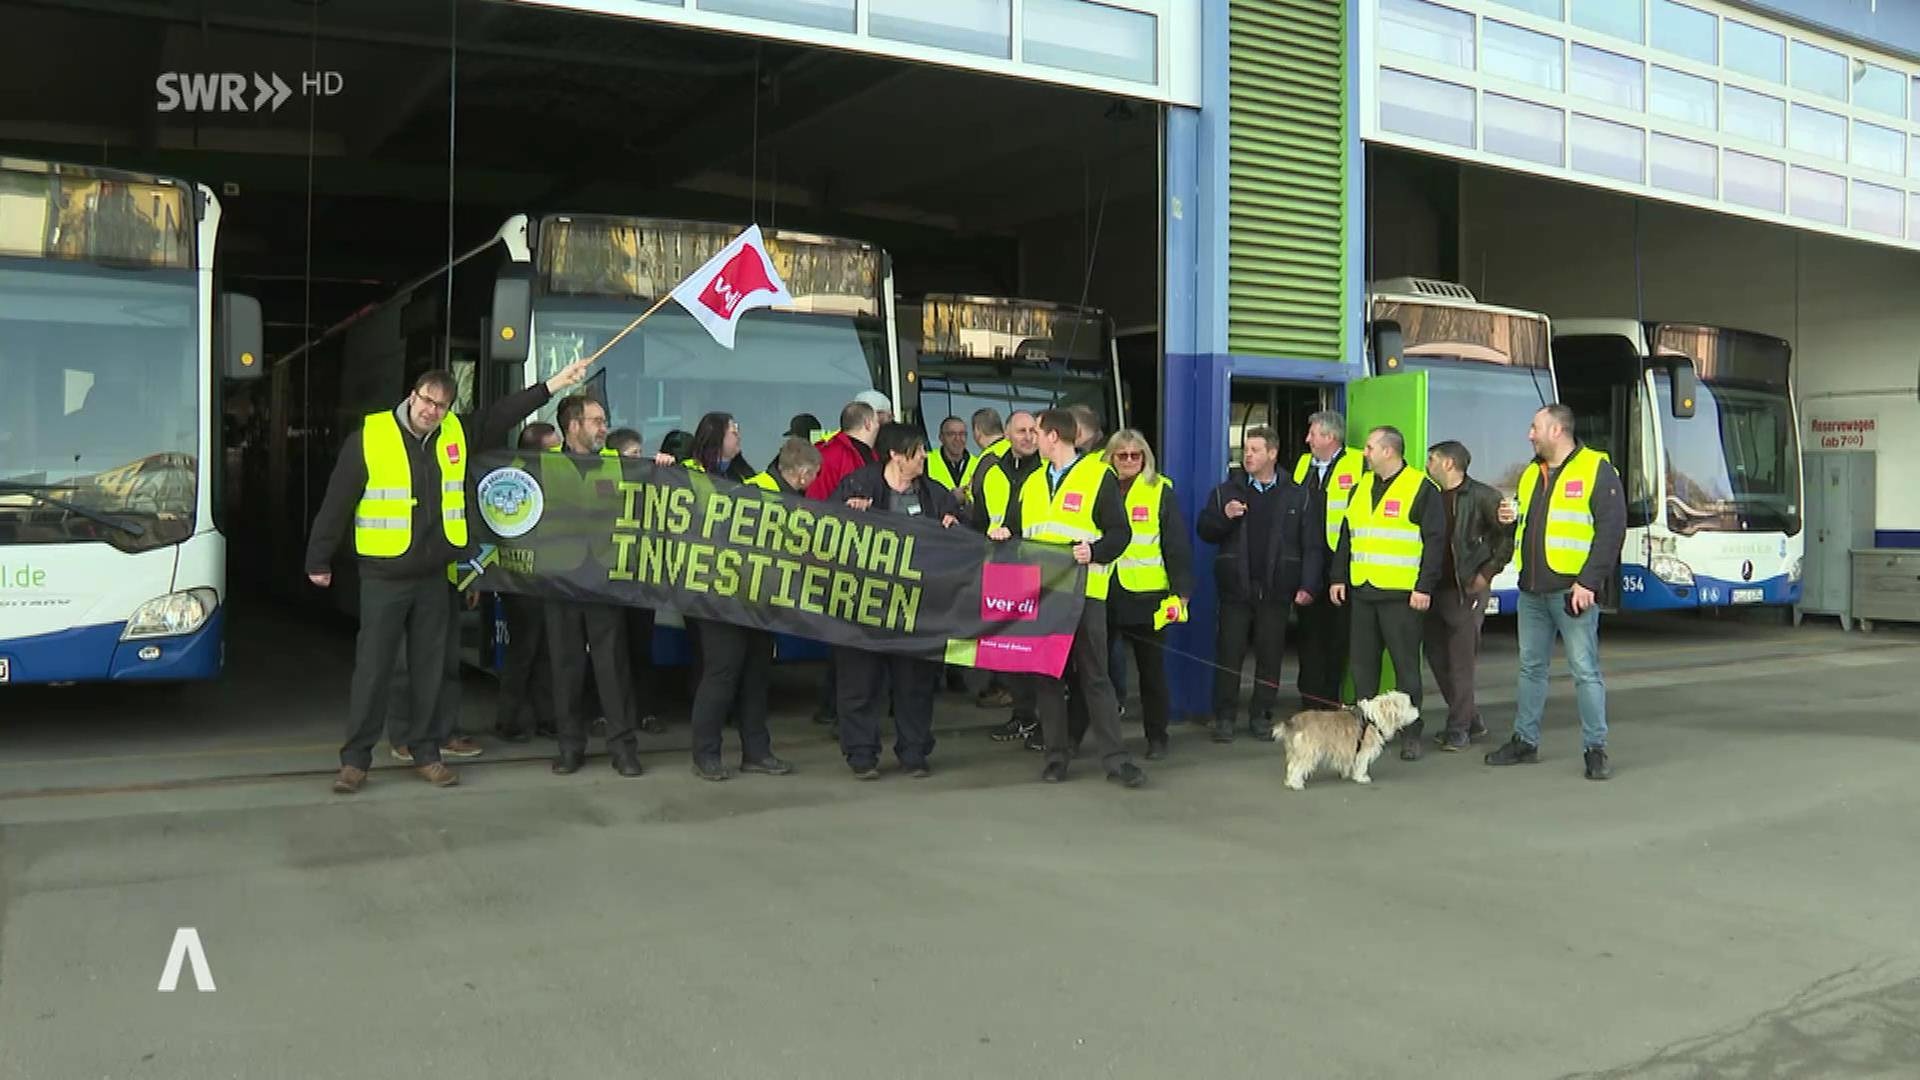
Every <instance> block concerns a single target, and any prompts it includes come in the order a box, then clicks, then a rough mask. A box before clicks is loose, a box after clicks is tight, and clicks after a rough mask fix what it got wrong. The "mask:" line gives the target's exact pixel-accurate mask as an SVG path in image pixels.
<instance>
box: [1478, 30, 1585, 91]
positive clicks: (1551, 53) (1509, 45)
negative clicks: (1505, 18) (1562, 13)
mask: <svg viewBox="0 0 1920 1080" xmlns="http://www.w3.org/2000/svg"><path fill="white" fill-rule="evenodd" d="M1565 48H1566V47H1565V45H1564V44H1562V42H1561V41H1560V39H1559V38H1557V37H1553V36H1551V35H1548V34H1536V33H1534V32H1533V31H1531V30H1522V29H1521V28H1519V27H1517V26H1509V25H1507V24H1506V23H1503V22H1495V21H1494V20H1492V19H1486V20H1484V21H1482V22H1481V24H1480V70H1481V71H1482V72H1484V73H1485V74H1488V75H1493V76H1497V77H1499V78H1502V79H1512V80H1513V81H1515V82H1523V83H1531V84H1532V85H1534V86H1538V87H1542V88H1544V89H1547V90H1562V89H1565V88H1566V81H1567V63H1566V52H1565Z"/></svg>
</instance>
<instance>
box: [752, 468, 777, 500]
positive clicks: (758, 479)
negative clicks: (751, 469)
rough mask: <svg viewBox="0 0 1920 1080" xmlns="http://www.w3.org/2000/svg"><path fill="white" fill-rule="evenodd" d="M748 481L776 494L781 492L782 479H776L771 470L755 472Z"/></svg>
mask: <svg viewBox="0 0 1920 1080" xmlns="http://www.w3.org/2000/svg"><path fill="white" fill-rule="evenodd" d="M747 483H748V484H750V485H752V486H754V487H757V488H759V489H760V490H762V491H771V492H773V493H774V494H776V495H778V494H779V493H780V481H778V480H776V479H774V478H773V473H771V472H757V473H754V474H753V477H752V478H751V479H749V480H748V481H747Z"/></svg>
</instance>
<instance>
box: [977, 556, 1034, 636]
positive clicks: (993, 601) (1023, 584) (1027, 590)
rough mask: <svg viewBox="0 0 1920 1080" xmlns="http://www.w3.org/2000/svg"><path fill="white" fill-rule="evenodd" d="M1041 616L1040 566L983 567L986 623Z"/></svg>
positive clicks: (982, 611)
mask: <svg viewBox="0 0 1920 1080" xmlns="http://www.w3.org/2000/svg"><path fill="white" fill-rule="evenodd" d="M1039 617H1040V568H1039V567H1037V566H1029V565H1027V564H1024V563H986V564H984V565H982V566H981V567H980V619H981V621H982V622H1032V621H1033V620H1035V619H1038V618H1039Z"/></svg>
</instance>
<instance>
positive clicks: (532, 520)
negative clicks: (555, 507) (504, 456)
mask: <svg viewBox="0 0 1920 1080" xmlns="http://www.w3.org/2000/svg"><path fill="white" fill-rule="evenodd" d="M546 503H547V500H546V496H545V495H544V494H542V493H541V491H540V485H539V484H538V483H537V482H536V481H535V480H534V479H533V477H532V475H530V474H529V473H528V472H527V471H526V470H525V469H516V468H512V467H511V466H509V467H507V468H504V469H495V470H493V471H492V472H490V473H488V474H487V475H486V476H484V477H482V478H481V479H480V518H481V520H483V521H485V522H486V523H487V528H489V529H492V530H493V534H494V535H495V536H498V537H500V538H501V539H502V540H511V539H513V538H514V537H516V536H525V535H526V534H527V533H528V532H530V531H532V529H533V527H534V526H535V525H538V524H540V514H541V512H542V511H543V510H545V509H546Z"/></svg>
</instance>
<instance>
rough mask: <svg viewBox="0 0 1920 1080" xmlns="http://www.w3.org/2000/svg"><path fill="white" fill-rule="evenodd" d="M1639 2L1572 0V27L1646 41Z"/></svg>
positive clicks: (1645, 30)
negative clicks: (1582, 27)
mask: <svg viewBox="0 0 1920 1080" xmlns="http://www.w3.org/2000/svg"><path fill="white" fill-rule="evenodd" d="M1644 16H1645V11H1644V10H1643V9H1642V7H1641V4H1640V0H1573V25H1575V26H1584V27H1586V28H1587V29H1589V30H1598V31H1600V32H1601V33H1603V34H1611V35H1613V36H1614V37H1617V38H1625V39H1626V40H1628V41H1635V42H1638V41H1645V40H1647V28H1646V24H1645V21H1644Z"/></svg>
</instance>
